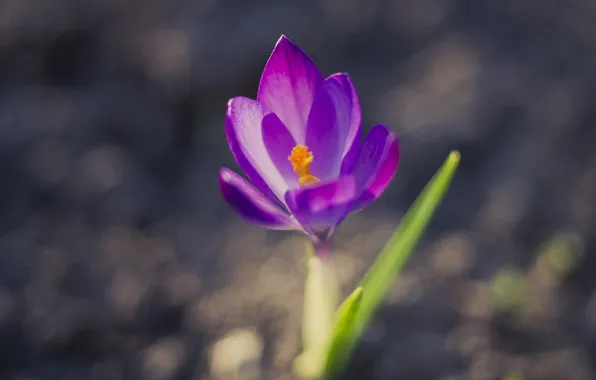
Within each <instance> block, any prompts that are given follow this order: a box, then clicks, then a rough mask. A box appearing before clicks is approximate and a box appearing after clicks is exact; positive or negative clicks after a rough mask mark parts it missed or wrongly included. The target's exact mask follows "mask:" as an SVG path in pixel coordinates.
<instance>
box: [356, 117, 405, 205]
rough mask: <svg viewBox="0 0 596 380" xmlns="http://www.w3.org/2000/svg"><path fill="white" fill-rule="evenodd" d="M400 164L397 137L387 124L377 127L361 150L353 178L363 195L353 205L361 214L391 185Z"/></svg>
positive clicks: (370, 133)
mask: <svg viewBox="0 0 596 380" xmlns="http://www.w3.org/2000/svg"><path fill="white" fill-rule="evenodd" d="M398 162H399V144H398V142H397V138H396V137H395V135H393V133H391V131H390V130H389V129H388V128H387V127H385V126H384V125H376V126H374V127H373V128H372V129H371V130H370V132H369V133H368V135H367V136H366V139H365V140H364V143H363V144H362V148H361V150H360V155H359V157H358V162H357V163H356V167H355V168H354V172H353V175H354V177H355V178H356V183H357V186H358V191H359V194H360V195H359V196H358V199H357V200H356V201H355V202H354V204H353V205H352V207H351V208H352V211H358V210H360V209H362V208H363V207H365V206H366V205H368V204H370V203H371V202H373V201H374V200H375V199H377V198H378V197H379V196H380V195H381V194H382V193H383V191H385V189H386V188H387V186H388V185H389V182H391V179H392V178H393V174H395V170H396V169H397V164H398Z"/></svg>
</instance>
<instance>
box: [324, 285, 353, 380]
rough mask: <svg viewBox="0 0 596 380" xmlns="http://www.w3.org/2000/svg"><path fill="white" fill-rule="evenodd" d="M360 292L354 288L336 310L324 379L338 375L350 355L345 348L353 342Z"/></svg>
mask: <svg viewBox="0 0 596 380" xmlns="http://www.w3.org/2000/svg"><path fill="white" fill-rule="evenodd" d="M362 292H363V289H362V288H361V287H358V288H356V290H354V291H353V292H352V294H350V295H349V296H348V298H346V299H345V300H344V302H343V303H342V304H341V306H340V307H339V309H338V310H337V313H336V315H335V328H334V330H333V336H332V338H331V341H330V344H329V350H328V352H327V361H326V363H325V376H324V378H331V377H333V376H335V375H336V374H338V372H339V371H340V370H341V368H342V365H343V364H344V363H345V362H346V360H347V358H348V356H349V355H350V350H346V348H348V347H350V344H351V342H352V340H353V334H354V326H355V324H356V321H357V320H358V319H357V317H358V312H359V311H360V301H361V300H362Z"/></svg>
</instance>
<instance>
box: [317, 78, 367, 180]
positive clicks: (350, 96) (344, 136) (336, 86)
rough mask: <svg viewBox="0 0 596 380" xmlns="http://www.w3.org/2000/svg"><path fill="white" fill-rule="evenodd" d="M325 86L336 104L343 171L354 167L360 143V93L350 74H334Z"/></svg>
mask: <svg viewBox="0 0 596 380" xmlns="http://www.w3.org/2000/svg"><path fill="white" fill-rule="evenodd" d="M325 87H326V88H327V90H328V91H329V95H330V96H331V99H332V100H333V103H334V105H335V114H336V118H337V124H338V126H339V131H340V136H339V139H340V142H341V145H342V146H343V152H342V157H341V158H342V166H341V171H342V173H350V172H351V171H352V170H353V169H354V165H355V163H356V159H357V158H358V151H359V145H360V133H361V129H362V114H361V111H360V101H359V100H358V94H357V93H356V89H355V88H354V85H353V84H352V80H351V79H350V77H349V76H348V74H343V73H339V74H334V75H331V76H330V77H328V78H327V79H325Z"/></svg>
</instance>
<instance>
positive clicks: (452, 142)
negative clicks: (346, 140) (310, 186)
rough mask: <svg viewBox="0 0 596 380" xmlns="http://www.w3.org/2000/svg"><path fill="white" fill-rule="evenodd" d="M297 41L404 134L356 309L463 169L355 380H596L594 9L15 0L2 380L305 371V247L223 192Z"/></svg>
mask: <svg viewBox="0 0 596 380" xmlns="http://www.w3.org/2000/svg"><path fill="white" fill-rule="evenodd" d="M281 33H285V34H287V35H288V36H289V37H290V38H292V39H293V40H294V41H296V42H297V43H298V44H299V45H300V46H301V47H303V49H304V50H305V51H307V52H308V53H309V54H310V55H311V56H312V57H313V59H314V60H315V61H316V62H317V63H318V65H319V67H320V69H321V70H322V71H323V73H325V74H332V73H334V72H349V73H350V74H351V76H352V78H353V80H354V82H355V84H356V86H357V88H358V91H359V95H360V100H361V103H362V107H363V114H364V128H365V130H368V128H370V126H372V125H373V124H374V123H379V122H382V123H386V124H388V125H390V126H391V127H392V128H393V129H394V130H395V131H396V132H397V133H398V134H399V136H400V140H401V147H402V161H401V164H400V168H399V171H398V175H397V176H396V178H395V179H394V182H393V184H392V185H391V187H390V189H389V190H388V191H387V192H386V194H385V195H384V196H383V197H382V199H380V200H379V201H378V202H377V203H376V204H375V205H374V206H371V207H370V208H368V209H366V210H365V211H363V212H362V213H360V214H358V215H354V216H352V217H351V218H349V219H348V220H347V221H346V222H345V223H344V225H343V226H342V228H341V229H340V231H339V233H338V235H337V237H336V243H337V252H336V254H335V257H334V258H335V260H336V262H337V266H338V271H339V274H340V278H341V281H342V284H343V286H344V290H345V292H346V293H347V292H348V291H350V289H352V287H353V286H354V285H355V284H356V283H357V280H358V278H359V275H360V274H361V273H362V272H363V271H364V270H365V269H366V267H367V266H368V264H370V263H371V262H372V260H373V259H374V256H375V254H376V253H377V252H378V251H379V249H380V248H381V247H382V246H383V244H384V242H385V241H386V239H387V238H388V236H389V235H390V234H391V231H392V229H393V228H394V227H395V225H396V224H397V223H398V221H399V219H400V217H401V215H402V214H403V212H404V211H405V210H406V209H407V207H408V206H409V205H410V204H411V202H412V201H413V200H414V199H415V197H416V196H417V194H418V193H419V191H420V190H421V189H422V187H423V186H424V184H425V183H426V181H427V180H428V179H429V178H430V177H431V176H432V174H433V172H434V171H435V170H436V169H437V168H438V167H439V165H440V164H441V162H442V161H443V159H444V158H445V157H446V156H447V154H448V153H449V151H450V150H451V149H458V150H460V151H461V154H462V163H461V167H460V170H459V172H458V173H457V176H456V178H455V180H454V182H453V186H452V188H451V190H450V192H449V194H448V196H447V198H446V199H445V201H444V203H443V205H442V207H441V209H440V212H439V213H438V214H437V215H436V218H435V219H434V221H433V223H432V226H431V227H430V229H429V231H428V233H427V234H426V236H425V240H424V241H423V243H422V244H421V245H420V247H419V248H418V250H417V252H416V253H415V255H414V257H413V259H412V261H411V262H410V263H409V264H408V266H407V268H406V270H405V272H404V274H403V276H402V277H401V278H400V280H399V281H398V282H397V283H396V284H395V287H394V288H393V289H392V291H391V294H390V295H389V297H388V300H387V303H386V306H385V307H384V308H383V310H381V312H380V314H379V317H378V318H377V320H376V321H375V323H374V324H373V325H372V326H371V328H370V331H369V332H368V334H367V335H366V337H365V339H364V340H363V342H362V344H361V345H360V347H359V348H358V350H357V353H356V355H355V357H354V359H353V360H352V363H351V364H350V367H349V368H348V370H347V371H346V374H345V377H344V378H345V379H370V380H393V379H395V380H398V379H403V380H406V379H407V380H414V379H417V380H426V379H428V380H436V379H441V380H467V379H470V380H483V379H486V380H491V379H503V378H505V379H507V380H518V379H526V380H533V379H535V380H559V379H560V380H590V379H596V291H595V289H594V286H595V284H596V277H595V273H596V256H595V254H596V252H594V250H595V246H596V227H595V225H596V3H595V2H594V1H592V0H566V1H563V0H494V1H491V0H416V1H411V0H394V1H382V0H320V1H304V0H302V1H298V0H296V1H274V0H271V1H267V0H260V1H252V2H251V1H240V0H234V1H225V0H192V1H191V0H146V1H133V0H128V1H126V0H0V379H7V380H25V379H27V380H45V379H48V380H50V379H67V380H77V379H92V380H104V379H105V380H111V379H114V380H120V379H122V380H124V379H127V380H128V379H130V380H137V379H148V380H178V379H179V380H186V379H192V380H195V379H197V380H201V379H232V380H234V379H290V378H291V376H290V369H291V360H292V358H293V357H294V356H295V354H296V353H297V350H298V349H299V339H300V335H299V325H300V313H301V307H302V306H301V302H302V296H301V294H302V285H303V276H304V258H303V245H302V244H303V238H302V237H300V236H296V235H293V234H287V233H280V232H266V231H263V230H261V229H259V228H257V227H254V226H251V225H248V224H246V223H244V222H243V221H242V220H240V218H239V217H238V216H236V215H235V214H233V213H232V212H231V210H230V209H229V208H228V207H227V205H226V204H225V203H224V202H223V200H222V199H221V197H220V195H219V193H218V189H217V175H218V170H219V168H220V167H221V166H228V167H232V168H234V169H237V166H236V163H235V162H234V159H233V157H232V155H231V153H230V152H229V150H228V147H227V143H226V140H225V136H224V131H223V117H224V112H225V111H224V110H225V104H226V101H227V100H228V99H229V98H230V97H233V96H237V95H244V96H250V97H254V95H255V93H256V88H257V84H258V80H259V77H260V72H261V70H262V68H263V66H264V64H265V61H266V59H267V57H268V55H269V53H270V51H271V49H272V48H273V46H274V44H275V42H276V40H277V39H278V38H279V36H280V34H281Z"/></svg>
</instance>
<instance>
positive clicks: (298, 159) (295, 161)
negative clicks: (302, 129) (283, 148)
mask: <svg viewBox="0 0 596 380" xmlns="http://www.w3.org/2000/svg"><path fill="white" fill-rule="evenodd" d="M313 159H314V157H313V155H312V152H309V151H308V147H307V146H305V145H301V144H298V145H296V146H295V147H294V148H293V149H292V153H290V156H289V157H288V160H289V161H290V163H291V164H292V166H293V167H294V171H295V172H296V174H298V182H299V183H300V184H301V185H310V184H312V183H315V182H319V179H318V178H317V177H315V176H314V175H312V174H310V164H311V163H312V160H313Z"/></svg>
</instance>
